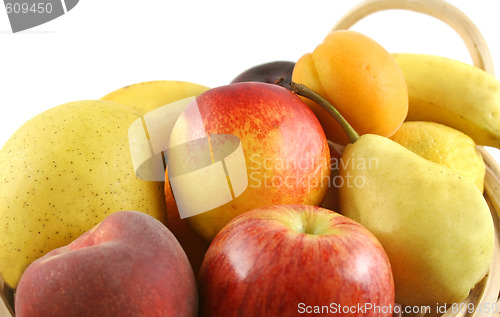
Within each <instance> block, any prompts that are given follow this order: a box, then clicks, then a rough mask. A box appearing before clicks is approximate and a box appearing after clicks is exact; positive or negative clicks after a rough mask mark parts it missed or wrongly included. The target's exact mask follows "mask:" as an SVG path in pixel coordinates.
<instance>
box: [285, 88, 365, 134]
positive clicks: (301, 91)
mask: <svg viewBox="0 0 500 317" xmlns="http://www.w3.org/2000/svg"><path fill="white" fill-rule="evenodd" d="M290 87H291V90H292V92H294V93H295V94H297V95H299V96H302V97H306V98H308V99H311V100H312V101H314V102H316V103H317V104H318V105H320V106H321V107H322V108H323V109H325V110H326V111H328V113H329V114H331V115H332V116H333V118H335V120H336V121H337V122H338V124H339V125H340V126H341V127H342V129H343V130H344V132H345V133H346V134H347V137H348V138H349V141H350V142H351V143H354V142H356V140H357V139H359V134H358V133H357V132H356V131H355V130H354V129H353V128H352V126H351V125H350V124H349V122H347V120H346V119H345V118H344V117H343V116H342V115H341V114H340V112H339V111H338V110H337V109H335V107H334V106H333V105H332V104H331V103H329V102H328V100H326V99H325V98H323V97H321V96H320V95H319V94H318V93H317V92H315V91H314V90H312V89H311V88H309V87H307V86H305V85H303V84H298V83H296V82H293V81H291V82H290Z"/></svg>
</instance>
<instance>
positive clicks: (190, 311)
mask: <svg viewBox="0 0 500 317" xmlns="http://www.w3.org/2000/svg"><path fill="white" fill-rule="evenodd" d="M15 309H16V316H18V317H22V316H43V317H47V316H99V317H104V316H196V315H197V311H198V294H197V289H196V281H195V277H194V274H193V271H192V269H191V266H190V264H189V261H188V259H187V257H186V254H185V253H184V251H183V250H182V247H181V246H180V245H179V243H178V242H177V240H176V239H175V237H174V236H173V234H172V233H171V232H170V231H169V230H168V229H167V228H166V227H165V226H164V225H163V224H162V223H161V222H159V221H158V220H156V219H155V218H153V217H151V216H149V215H147V214H144V213H140V212H136V211H121V212H116V213H113V214H111V215H109V216H107V217H106V218H105V219H104V220H103V221H101V222H100V223H99V224H98V225H97V226H95V227H94V228H92V229H91V230H89V231H87V232H86V233H84V234H83V235H82V236H80V237H79V238H77V239H76V240H74V241H73V242H72V243H70V244H69V245H67V246H64V247H61V248H58V249H54V250H52V251H50V252H48V253H47V254H46V255H44V256H43V257H41V258H39V259H38V260H36V261H34V262H33V263H32V264H31V265H30V266H29V267H28V268H27V269H26V270H25V272H24V273H23V275H22V276H21V280H20V282H19V285H18V288H17V293H16V299H15Z"/></svg>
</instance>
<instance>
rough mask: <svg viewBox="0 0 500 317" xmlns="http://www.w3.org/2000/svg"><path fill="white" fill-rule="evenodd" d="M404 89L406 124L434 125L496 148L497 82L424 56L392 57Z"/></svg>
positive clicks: (499, 123)
mask: <svg viewBox="0 0 500 317" xmlns="http://www.w3.org/2000/svg"><path fill="white" fill-rule="evenodd" d="M393 56H394V58H395V59H396V61H397V63H398V64H399V66H400V68H401V70H402V71H403V74H404V76H405V78H406V82H407V85H408V97H409V110H408V116H407V118H406V121H417V120H418V121H434V122H438V123H441V124H445V125H448V126H450V127H452V128H455V129H457V130H460V131H462V132H463V133H465V134H467V135H469V136H470V137H471V138H472V139H473V140H474V141H475V142H476V144H478V145H487V146H493V147H496V148H500V82H499V81H498V80H497V79H496V78H495V77H494V76H493V75H490V74H489V73H487V72H485V71H484V70H482V69H480V68H477V67H475V66H472V65H469V64H466V63H463V62H460V61H456V60H453V59H449V58H445V57H441V56H435V55H425V54H410V53H398V54H393Z"/></svg>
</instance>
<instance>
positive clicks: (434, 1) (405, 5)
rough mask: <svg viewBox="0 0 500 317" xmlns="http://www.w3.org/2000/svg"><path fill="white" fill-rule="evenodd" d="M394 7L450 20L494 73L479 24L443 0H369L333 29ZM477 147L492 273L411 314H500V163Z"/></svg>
mask: <svg viewBox="0 0 500 317" xmlns="http://www.w3.org/2000/svg"><path fill="white" fill-rule="evenodd" d="M390 9H401V10H409V11H414V12H419V13H423V14H426V15H430V16H432V17H435V18H437V19H439V20H441V21H443V22H444V23H446V24H448V25H449V26H450V27H451V28H453V30H455V31H456V32H457V33H458V35H460V37H461V38H462V40H463V41H464V43H465V45H466V47H467V49H468V50H469V54H470V56H471V58H472V61H473V64H474V66H476V67H479V68H481V69H483V70H485V71H486V72H488V73H490V74H492V75H494V68H493V60H492V58H491V54H490V51H489V49H488V46H487V44H486V42H485V40H484V38H483V36H482V35H481V33H480V32H479V30H478V29H477V27H476V26H475V25H474V23H472V21H471V20H470V19H469V18H468V17H467V16H466V15H465V14H464V13H463V12H462V11H460V10H459V9H457V8H455V7H453V6H452V5H450V4H449V3H447V2H444V1H441V0H367V1H365V2H362V3H361V4H359V5H358V6H356V7H354V8H353V9H352V10H351V11H350V12H348V13H347V14H346V15H344V16H343V17H342V18H341V19H340V21H338V22H337V24H336V25H335V26H334V27H333V28H332V30H331V31H336V30H345V29H349V28H350V27H351V26H353V25H354V24H355V23H356V22H358V21H359V20H361V19H363V18H364V17H366V16H368V15H370V14H372V13H375V12H379V11H383V10H390ZM477 148H478V150H479V152H480V153H481V154H482V156H483V159H484V161H485V164H486V177H485V184H484V187H485V191H484V196H485V198H486V201H487V202H488V204H489V206H490V211H491V214H492V217H493V220H494V223H495V234H496V235H495V251H494V255H493V261H492V263H491V266H490V270H489V273H488V274H487V275H486V276H485V277H484V278H483V280H482V281H481V282H479V283H478V284H477V285H476V286H475V287H474V288H473V289H472V291H471V293H470V294H469V297H467V298H466V299H465V300H464V301H463V302H462V303H458V304H455V305H454V306H449V308H448V310H447V311H446V313H444V314H438V313H435V312H434V313H433V314H432V313H427V314H426V313H415V314H413V315H408V316H419V317H420V316H443V317H445V316H446V317H452V316H453V317H455V316H456V317H458V316H470V317H479V316H481V317H489V316H495V317H496V316H499V317H500V301H499V290H500V244H499V233H500V231H499V228H500V227H499V226H500V221H499V220H500V218H499V216H500V165H498V163H497V162H496V161H495V159H494V158H493V157H492V156H491V155H490V154H489V153H488V152H487V151H486V150H485V148H484V147H482V146H477Z"/></svg>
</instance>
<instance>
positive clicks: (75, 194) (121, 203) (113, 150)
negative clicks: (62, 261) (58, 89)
mask: <svg viewBox="0 0 500 317" xmlns="http://www.w3.org/2000/svg"><path fill="white" fill-rule="evenodd" d="M139 117H140V115H139V114H138V113H137V112H136V111H135V110H133V109H131V108H128V107H126V106H123V105H120V104H117V103H114V102H108V101H95V100H87V101H76V102H70V103H67V104H64V105H61V106H57V107H54V108H52V109H49V110H47V111H45V112H43V113H41V114H39V115H37V116H35V117H34V118H32V119H31V120H29V121H28V122H26V123H25V124H24V125H23V126H21V127H20V128H19V129H18V130H17V131H16V132H15V133H14V134H13V135H12V137H11V138H10V139H9V140H8V141H7V142H6V143H5V145H4V147H3V148H2V150H1V151H0V237H1V239H0V274H1V275H2V278H3V279H4V281H5V282H6V283H7V284H8V285H9V286H10V287H12V288H15V287H16V286H17V283H18V281H19V278H20V276H21V274H22V273H23V271H24V269H25V268H26V267H27V266H28V265H29V264H30V263H31V262H32V261H34V260H35V259H37V258H39V257H40V256H42V255H44V254H45V253H46V252H48V251H50V250H52V249H54V248H57V247H61V246H63V245H66V244H68V243H69V242H71V241H72V240H74V239H76V238H77V237H78V236H80V235H81V234H82V233H84V232H85V231H87V230H89V229H90V228H91V227H93V226H94V225H95V224H97V223H98V222H100V221H101V220H102V219H103V218H104V217H105V216H107V215H109V214H110V213H113V212H116V211H120V210H137V211H141V212H145V213H147V214H150V215H152V216H154V217H155V218H157V219H159V220H161V221H165V219H166V208H165V198H164V197H165V196H164V194H163V187H162V186H160V184H159V183H157V182H147V181H143V180H141V179H139V178H137V177H136V175H135V171H134V169H133V167H132V161H131V154H130V150H129V140H128V128H129V126H130V125H131V124H132V122H134V121H135V120H136V119H137V118H139Z"/></svg>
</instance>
